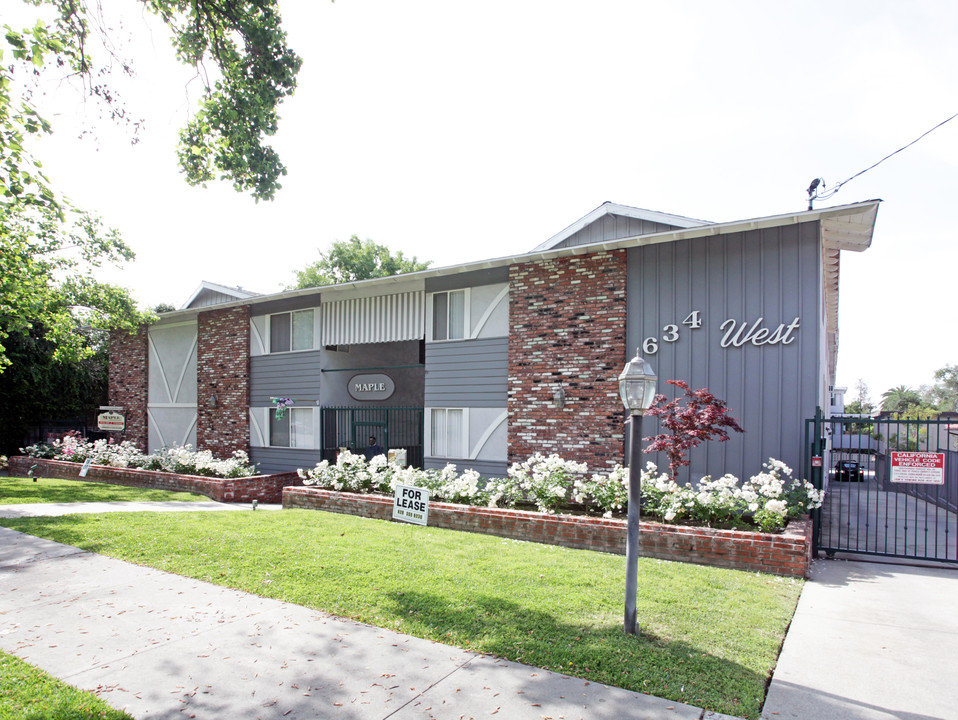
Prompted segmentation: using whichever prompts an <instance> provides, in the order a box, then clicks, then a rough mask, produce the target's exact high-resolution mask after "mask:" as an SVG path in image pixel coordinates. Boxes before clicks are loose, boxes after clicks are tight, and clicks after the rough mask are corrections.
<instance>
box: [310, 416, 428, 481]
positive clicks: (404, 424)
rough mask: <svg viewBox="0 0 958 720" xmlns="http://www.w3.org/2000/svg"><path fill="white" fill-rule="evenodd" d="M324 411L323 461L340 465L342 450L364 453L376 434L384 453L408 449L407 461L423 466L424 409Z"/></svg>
mask: <svg viewBox="0 0 958 720" xmlns="http://www.w3.org/2000/svg"><path fill="white" fill-rule="evenodd" d="M321 412H322V419H321V428H322V430H321V433H322V444H323V448H322V458H323V460H329V461H330V462H336V455H337V453H338V452H339V450H340V448H348V449H349V450H350V451H352V452H355V453H362V451H363V448H365V447H366V444H367V438H369V436H370V435H374V436H375V437H376V439H377V440H378V442H379V444H380V445H381V446H382V447H383V449H384V450H387V451H388V450H400V449H402V450H405V451H406V462H407V463H408V464H410V465H412V466H413V467H418V468H421V467H422V465H423V425H422V421H423V409H422V408H417V407H414V408H409V407H324V408H322V411H321Z"/></svg>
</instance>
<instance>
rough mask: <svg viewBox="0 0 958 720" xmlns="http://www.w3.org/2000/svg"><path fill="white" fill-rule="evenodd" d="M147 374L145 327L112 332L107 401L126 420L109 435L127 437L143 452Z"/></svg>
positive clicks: (147, 388)
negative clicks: (119, 410)
mask: <svg viewBox="0 0 958 720" xmlns="http://www.w3.org/2000/svg"><path fill="white" fill-rule="evenodd" d="M148 373H149V364H148V358H147V328H146V326H145V325H144V326H143V327H141V328H140V329H139V330H138V331H137V332H135V333H133V334H130V333H129V332H128V331H126V330H114V331H113V332H111V333H110V374H109V392H108V396H109V398H110V401H109V404H110V405H119V406H121V407H122V408H123V415H124V418H125V420H126V428H125V429H124V430H123V431H122V432H116V433H111V435H112V436H113V437H115V438H116V439H117V440H129V441H130V442H132V443H133V444H134V445H136V446H137V447H138V448H139V449H140V450H142V451H143V452H146V448H147V442H148V436H147V426H146V403H147V393H148V390H149V385H148V382H149V380H148Z"/></svg>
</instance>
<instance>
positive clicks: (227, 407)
mask: <svg viewBox="0 0 958 720" xmlns="http://www.w3.org/2000/svg"><path fill="white" fill-rule="evenodd" d="M249 318H250V309H249V306H248V305H246V306H243V307H235V308H227V309H225V310H210V311H208V312H201V313H200V314H199V316H198V317H197V346H196V413H197V415H196V446H197V448H199V449H201V450H210V451H212V453H213V454H214V455H215V456H216V457H229V456H230V455H231V454H232V453H233V451H234V450H244V451H249V383H250V370H249V342H250V340H249V332H250V331H249ZM214 396H215V398H216V399H215V401H214V399H213V398H214Z"/></svg>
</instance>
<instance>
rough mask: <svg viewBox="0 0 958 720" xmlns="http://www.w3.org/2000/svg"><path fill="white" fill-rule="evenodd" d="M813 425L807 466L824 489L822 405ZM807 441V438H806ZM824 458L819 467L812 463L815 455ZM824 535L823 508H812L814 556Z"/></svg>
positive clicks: (806, 428) (813, 479)
mask: <svg viewBox="0 0 958 720" xmlns="http://www.w3.org/2000/svg"><path fill="white" fill-rule="evenodd" d="M810 422H811V425H812V439H811V440H812V441H811V443H810V444H806V447H807V452H808V464H807V465H806V467H808V468H809V474H810V475H811V482H812V485H814V486H815V489H816V490H824V489H825V488H824V486H825V482H824V477H825V476H824V473H825V452H824V451H825V416H824V414H823V413H822V409H821V407H816V408H815V419H814V420H812V421H810ZM808 424H809V423H808V422H806V425H805V431H806V433H807V432H808ZM806 443H807V438H806ZM816 455H817V456H818V457H820V458H822V464H821V465H819V466H818V467H815V466H814V465H813V464H812V458H813V457H815V456H816ZM821 537H822V509H821V508H816V509H815V510H812V557H813V558H816V557H818V548H819V545H820V544H821V542H820V541H821Z"/></svg>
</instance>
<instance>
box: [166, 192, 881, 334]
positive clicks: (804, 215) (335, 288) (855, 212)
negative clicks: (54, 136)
mask: <svg viewBox="0 0 958 720" xmlns="http://www.w3.org/2000/svg"><path fill="white" fill-rule="evenodd" d="M879 203H881V200H865V201H863V202H858V203H852V204H850V205H840V206H838V207H833V208H828V209H825V210H803V211H801V212H797V213H787V214H784V215H769V216H766V217H760V218H753V219H749V220H736V221H733V222H727V223H712V224H708V225H699V226H695V227H689V228H685V229H680V230H668V231H665V232H661V233H655V234H652V235H636V236H633V237H627V238H620V239H618V240H606V241H602V242H598V243H591V244H588V245H575V246H573V247H568V248H557V249H554V250H543V251H532V252H528V253H521V254H519V255H508V256H505V257H498V258H490V259H487V260H477V261H474V262H467V263H462V264H460V265H447V266H444V267H438V268H429V269H427V270H419V271H418V272H414V273H405V274H402V275H391V276H389V277H384V278H373V279H371V280H357V281H355V282H349V283H342V284H341V285H326V286H323V287H314V288H306V289H303V290H287V291H285V292H280V293H275V294H273V295H257V296H256V297H253V298H249V299H246V300H237V301H235V302H230V303H219V304H217V305H216V306H215V307H216V309H217V310H222V309H226V308H231V307H240V306H244V305H258V304H259V303H262V302H272V301H274V300H288V299H291V298H297V297H305V296H309V295H316V296H319V295H320V294H323V295H324V296H327V295H331V294H333V293H339V292H342V293H343V294H344V295H346V296H348V297H357V296H359V295H357V293H362V294H364V295H369V296H373V295H389V294H393V293H396V292H407V291H408V290H407V288H406V287H402V286H403V285H404V284H406V283H413V282H425V280H426V279H428V278H435V277H443V276H447V275H458V274H460V273H465V272H472V271H474V270H490V269H494V268H500V267H508V266H509V265H515V264H518V263H526V262H537V261H540V260H553V259H555V258H560V257H571V256H574V255H586V254H590V253H596V252H608V251H612V250H623V249H626V248H631V247H644V246H646V245H658V244H662V243H670V242H677V241H679V240H688V239H691V238H698V237H708V236H710V235H722V234H727V233H736V232H745V231H748V230H759V229H762V228H770V227H778V226H782V225H793V224H798V223H804V222H815V221H823V224H824V221H829V220H833V221H838V222H844V223H845V224H844V226H842V227H843V228H844V229H845V230H846V232H853V233H855V229H856V224H857V225H858V226H859V229H858V230H857V233H855V234H856V237H857V241H856V242H855V243H854V244H855V245H856V248H855V249H857V250H864V249H865V248H867V247H868V245H869V244H870V243H871V234H872V231H873V229H874V222H875V216H876V214H877V211H878V205H879ZM856 216H857V217H858V218H861V220H854V218H855V217H856ZM842 218H846V219H847V220H844V221H842V220H841V219H842ZM849 220H851V221H852V222H849ZM844 242H846V243H848V242H850V240H849V239H848V238H844ZM318 303H319V297H317V304H318ZM207 309H208V308H189V309H186V310H180V311H177V312H175V313H164V315H163V318H164V319H166V318H170V319H171V320H176V319H181V318H182V319H186V318H188V317H191V316H194V315H196V314H198V313H199V312H201V311H205V310H207Z"/></svg>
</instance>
